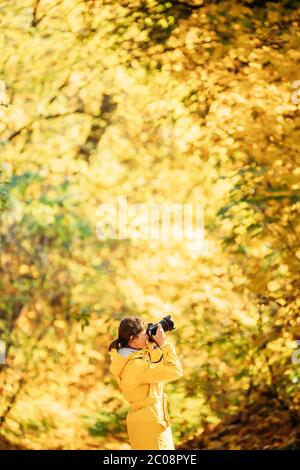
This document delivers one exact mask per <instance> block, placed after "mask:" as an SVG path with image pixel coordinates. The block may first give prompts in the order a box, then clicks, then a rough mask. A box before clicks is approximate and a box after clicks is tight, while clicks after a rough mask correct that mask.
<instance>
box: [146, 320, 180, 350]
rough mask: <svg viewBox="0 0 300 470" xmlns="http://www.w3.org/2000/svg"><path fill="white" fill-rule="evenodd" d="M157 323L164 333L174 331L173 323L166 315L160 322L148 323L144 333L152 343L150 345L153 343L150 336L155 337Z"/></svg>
mask: <svg viewBox="0 0 300 470" xmlns="http://www.w3.org/2000/svg"><path fill="white" fill-rule="evenodd" d="M159 323H160V324H161V326H162V327H163V330H164V331H172V330H175V326H174V322H173V321H172V320H171V315H167V316H166V317H164V318H163V319H162V320H160V321H159V322H158V323H148V328H147V331H146V333H147V335H148V338H149V341H150V342H152V343H153V342H154V339H153V338H152V336H155V335H156V332H157V328H158V325H159Z"/></svg>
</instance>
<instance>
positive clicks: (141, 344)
mask: <svg viewBox="0 0 300 470" xmlns="http://www.w3.org/2000/svg"><path fill="white" fill-rule="evenodd" d="M147 339H148V335H147V333H146V329H145V330H143V331H141V332H140V333H139V334H138V335H137V336H135V337H132V339H131V341H128V345H129V346H130V347H132V348H135V349H142V348H146V347H147Z"/></svg>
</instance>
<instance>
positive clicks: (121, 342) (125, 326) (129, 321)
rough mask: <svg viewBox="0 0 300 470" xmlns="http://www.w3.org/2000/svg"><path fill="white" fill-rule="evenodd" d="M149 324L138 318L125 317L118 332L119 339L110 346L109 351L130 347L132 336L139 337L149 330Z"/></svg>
mask: <svg viewBox="0 0 300 470" xmlns="http://www.w3.org/2000/svg"><path fill="white" fill-rule="evenodd" d="M147 327H148V324H147V323H146V322H145V321H144V320H142V319H141V318H138V317H132V316H131V317H124V318H123V319H122V320H121V323H120V325H119V331H118V338H117V339H115V340H114V341H113V342H112V343H111V344H110V346H109V348H108V351H110V350H111V349H113V348H115V349H117V350H118V349H120V348H122V347H128V341H129V340H130V337H131V336H137V335H138V334H139V333H141V331H143V330H144V329H147Z"/></svg>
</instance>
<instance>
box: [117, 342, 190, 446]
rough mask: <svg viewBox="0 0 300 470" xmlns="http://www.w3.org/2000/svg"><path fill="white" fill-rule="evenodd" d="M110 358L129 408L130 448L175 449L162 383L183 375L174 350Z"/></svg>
mask: <svg viewBox="0 0 300 470" xmlns="http://www.w3.org/2000/svg"><path fill="white" fill-rule="evenodd" d="M110 356H111V364H110V371H111V373H112V374H113V375H114V377H115V378H116V380H117V382H118V385H119V387H120V389H121V391H122V393H123V395H124V398H125V399H126V400H127V401H128V402H129V404H130V409H129V412H128V414H127V418H126V423H127V431H128V437H129V442H130V446H131V448H132V449H133V450H135V449H142V450H157V449H158V450H161V449H171V450H172V449H174V442H173V436H172V431H171V427H170V418H169V414H168V407H167V402H168V398H167V396H166V395H165V394H164V391H163V383H164V382H171V381H173V380H176V379H179V378H180V377H182V375H183V373H182V368H181V364H180V361H179V359H178V357H177V355H176V350H175V346H174V345H173V344H172V343H165V344H164V345H163V346H161V349H159V348H156V349H153V350H150V349H148V348H143V349H139V350H137V351H136V352H132V353H131V354H130V355H129V356H128V357H123V356H121V355H120V354H119V353H118V352H117V350H116V349H112V350H111V352H110ZM161 357H162V359H161V360H160V362H157V363H155V364H153V361H159V359H160V358H161ZM150 361H152V362H150Z"/></svg>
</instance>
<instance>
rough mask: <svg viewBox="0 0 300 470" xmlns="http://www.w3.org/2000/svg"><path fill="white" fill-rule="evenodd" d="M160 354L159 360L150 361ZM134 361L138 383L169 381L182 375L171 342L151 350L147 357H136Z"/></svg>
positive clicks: (156, 358) (157, 358)
mask: <svg viewBox="0 0 300 470" xmlns="http://www.w3.org/2000/svg"><path fill="white" fill-rule="evenodd" d="M162 355H163V356H162ZM161 356H162V359H161V361H160V362H157V363H153V362H151V361H158V360H159V359H160V358H161ZM134 362H135V369H136V377H137V379H138V381H139V382H140V383H158V382H171V381H172V380H177V379H179V378H180V377H182V375H183V372H182V368H181V364H180V361H179V359H178V357H177V354H176V350H175V346H174V345H173V344H172V343H165V344H164V345H163V346H161V349H160V348H157V349H153V350H151V351H150V358H149V359H148V358H147V357H145V358H136V360H135V361H134Z"/></svg>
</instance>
